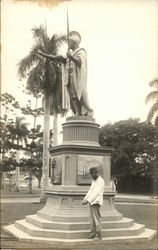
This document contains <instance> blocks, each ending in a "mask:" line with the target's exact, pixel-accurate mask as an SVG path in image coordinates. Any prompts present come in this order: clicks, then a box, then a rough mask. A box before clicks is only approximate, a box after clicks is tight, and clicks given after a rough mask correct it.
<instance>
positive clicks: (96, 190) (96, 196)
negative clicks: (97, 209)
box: [84, 176, 105, 206]
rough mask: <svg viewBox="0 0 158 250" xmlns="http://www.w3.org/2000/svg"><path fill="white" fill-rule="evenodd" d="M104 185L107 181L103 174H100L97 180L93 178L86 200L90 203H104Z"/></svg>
mask: <svg viewBox="0 0 158 250" xmlns="http://www.w3.org/2000/svg"><path fill="white" fill-rule="evenodd" d="M104 186H105V182H104V179H103V178H102V177H101V176H99V177H98V178H97V179H96V180H93V181H92V184H91V186H90V189H89V191H88V193H87V194H86V196H85V197H84V200H87V201H88V202H89V204H90V205H94V204H99V205H100V206H101V205H103V193H104Z"/></svg>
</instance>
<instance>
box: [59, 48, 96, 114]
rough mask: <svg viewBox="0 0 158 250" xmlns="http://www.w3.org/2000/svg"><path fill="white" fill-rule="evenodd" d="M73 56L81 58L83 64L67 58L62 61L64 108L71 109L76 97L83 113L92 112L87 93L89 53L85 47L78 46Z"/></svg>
mask: <svg viewBox="0 0 158 250" xmlns="http://www.w3.org/2000/svg"><path fill="white" fill-rule="evenodd" d="M72 56H73V57H74V58H75V59H80V61H81V66H78V65H77V64H75V63H74V62H73V61H72V60H70V62H69V59H68V58H67V59H66V63H62V109H64V110H69V109H70V107H71V106H70V100H71V98H74V97H76V98H77V99H78V101H79V102H80V105H81V114H86V113H87V112H88V111H91V112H92V109H91V108H90V105H89V101H88V93H87V54H86V51H85V50H84V49H83V48H77V49H76V50H74V51H73V54H72Z"/></svg>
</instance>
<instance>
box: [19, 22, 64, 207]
mask: <svg viewBox="0 0 158 250" xmlns="http://www.w3.org/2000/svg"><path fill="white" fill-rule="evenodd" d="M32 31H33V38H34V40H35V44H34V46H33V47H32V49H31V50H30V53H29V55H27V56H26V57H25V58H23V59H22V60H21V61H20V62H19V70H18V72H19V76H20V77H21V78H24V77H27V76H28V79H27V89H28V90H30V92H31V93H33V94H34V95H35V94H36V93H37V90H38V91H41V92H42V93H43V96H44V135H43V167H42V189H41V197H40V202H41V203H42V202H45V200H46V196H45V189H46V188H47V186H48V179H49V178H48V175H49V135H50V133H49V131H50V112H51V113H52V114H55V116H54V117H56V118H57V114H58V113H61V112H62V110H61V98H62V97H61V86H62V84H61V76H60V74H61V73H60V67H59V66H58V64H56V63H54V62H50V61H49V60H47V59H45V58H43V57H41V56H39V55H38V54H37V52H38V51H39V50H41V51H42V52H44V53H47V54H50V53H51V54H54V55H55V54H57V51H58V48H59V46H60V45H61V44H62V43H63V42H64V41H65V37H64V36H58V35H56V34H55V35H53V37H52V38H51V39H50V38H49V37H48V35H47V32H46V28H44V27H43V26H40V27H39V28H34V29H32ZM54 136H55V133H54ZM56 136H57V135H56Z"/></svg>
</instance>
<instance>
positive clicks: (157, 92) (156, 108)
mask: <svg viewBox="0 0 158 250" xmlns="http://www.w3.org/2000/svg"><path fill="white" fill-rule="evenodd" d="M149 85H150V86H151V87H153V88H154V90H153V91H152V92H150V93H149V94H148V95H147V97H146V99H145V102H146V103H148V102H153V104H152V106H151V108H150V111H149V113H148V117H147V121H149V122H151V121H152V119H153V118H154V117H155V120H154V123H155V125H157V126H158V79H154V80H152V81H151V82H149Z"/></svg>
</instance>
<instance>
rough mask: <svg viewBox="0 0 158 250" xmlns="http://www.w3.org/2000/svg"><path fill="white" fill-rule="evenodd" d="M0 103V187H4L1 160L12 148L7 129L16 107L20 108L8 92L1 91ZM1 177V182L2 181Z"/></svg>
mask: <svg viewBox="0 0 158 250" xmlns="http://www.w3.org/2000/svg"><path fill="white" fill-rule="evenodd" d="M0 105H1V116H0V134H1V138H0V154H1V168H0V183H1V184H3V186H2V185H1V187H2V188H3V187H4V176H3V172H4V170H5V169H4V167H5V166H6V165H3V167H2V162H3V160H4V159H5V158H6V154H8V153H9V151H10V149H11V148H12V137H13V136H12V134H11V133H10V131H9V127H10V126H11V125H12V121H13V119H12V118H9V117H11V116H12V117H13V116H15V115H16V111H17V109H20V105H19V103H18V102H17V101H16V99H15V98H14V97H13V96H12V95H11V94H9V93H2V94H1V96H0ZM2 179H3V183H2Z"/></svg>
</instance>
